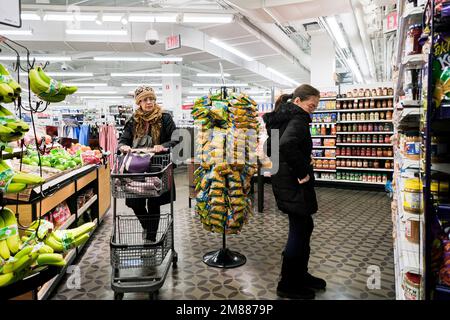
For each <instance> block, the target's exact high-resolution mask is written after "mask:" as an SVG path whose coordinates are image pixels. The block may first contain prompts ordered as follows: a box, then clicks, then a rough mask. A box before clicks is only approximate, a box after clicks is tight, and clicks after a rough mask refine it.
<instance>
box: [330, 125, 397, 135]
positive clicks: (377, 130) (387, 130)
mask: <svg viewBox="0 0 450 320" xmlns="http://www.w3.org/2000/svg"><path fill="white" fill-rule="evenodd" d="M393 130H394V129H393V125H392V123H389V122H385V123H378V124H374V123H353V124H341V123H338V124H336V134H352V133H354V134H358V133H360V134H392V132H393Z"/></svg>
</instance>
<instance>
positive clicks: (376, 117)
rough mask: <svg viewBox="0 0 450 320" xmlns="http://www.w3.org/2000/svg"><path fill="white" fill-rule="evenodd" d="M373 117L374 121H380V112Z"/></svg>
mask: <svg viewBox="0 0 450 320" xmlns="http://www.w3.org/2000/svg"><path fill="white" fill-rule="evenodd" d="M373 116H374V119H373V120H380V113H379V112H375V113H374V115H373Z"/></svg>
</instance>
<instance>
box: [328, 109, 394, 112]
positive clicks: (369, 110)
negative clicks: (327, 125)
mask: <svg viewBox="0 0 450 320" xmlns="http://www.w3.org/2000/svg"><path fill="white" fill-rule="evenodd" d="M393 110H394V108H372V109H338V110H336V112H373V111H393Z"/></svg>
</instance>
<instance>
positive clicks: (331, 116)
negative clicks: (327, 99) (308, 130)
mask: <svg viewBox="0 0 450 320" xmlns="http://www.w3.org/2000/svg"><path fill="white" fill-rule="evenodd" d="M336 120H337V113H336V112H323V113H313V114H312V117H311V121H312V122H311V124H335V123H336Z"/></svg>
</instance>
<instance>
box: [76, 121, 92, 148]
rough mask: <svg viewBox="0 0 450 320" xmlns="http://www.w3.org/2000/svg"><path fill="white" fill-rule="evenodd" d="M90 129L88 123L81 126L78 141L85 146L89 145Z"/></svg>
mask: <svg viewBox="0 0 450 320" xmlns="http://www.w3.org/2000/svg"><path fill="white" fill-rule="evenodd" d="M89 129H90V126H89V125H88V124H83V125H82V126H81V127H80V134H79V137H78V142H79V143H80V144H82V145H83V146H89Z"/></svg>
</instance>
